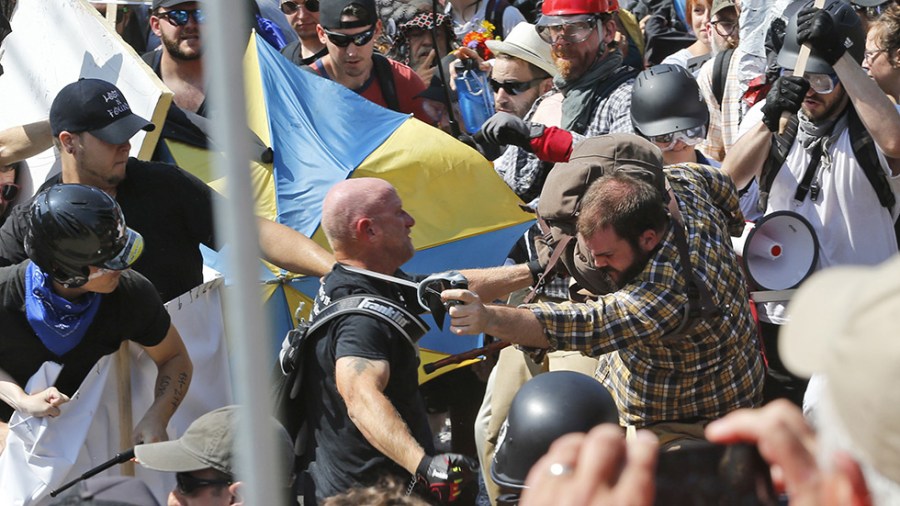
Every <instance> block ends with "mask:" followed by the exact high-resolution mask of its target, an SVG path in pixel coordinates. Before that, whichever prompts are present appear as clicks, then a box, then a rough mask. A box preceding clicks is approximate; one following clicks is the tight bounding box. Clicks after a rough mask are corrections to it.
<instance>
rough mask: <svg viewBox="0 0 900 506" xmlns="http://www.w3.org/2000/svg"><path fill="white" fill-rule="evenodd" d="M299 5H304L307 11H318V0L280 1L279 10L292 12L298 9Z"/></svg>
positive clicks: (286, 12)
mask: <svg viewBox="0 0 900 506" xmlns="http://www.w3.org/2000/svg"><path fill="white" fill-rule="evenodd" d="M301 5H305V6H306V10H308V11H309V12H319V0H306V1H305V2H291V1H290V0H288V1H287V2H282V3H281V12H283V13H285V14H293V13H295V12H297V9H299V8H300V6H301Z"/></svg>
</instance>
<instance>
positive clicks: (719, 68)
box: [712, 49, 734, 109]
mask: <svg viewBox="0 0 900 506" xmlns="http://www.w3.org/2000/svg"><path fill="white" fill-rule="evenodd" d="M732 54H734V49H726V50H725V51H722V52H720V53H718V54H717V55H716V59H715V61H714V62H713V70H712V92H713V96H714V97H716V102H717V103H718V104H719V109H721V108H722V98H723V97H724V96H725V82H726V78H727V76H728V67H730V66H731V55H732Z"/></svg>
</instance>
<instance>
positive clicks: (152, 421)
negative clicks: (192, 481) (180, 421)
mask: <svg viewBox="0 0 900 506" xmlns="http://www.w3.org/2000/svg"><path fill="white" fill-rule="evenodd" d="M144 350H145V351H146V352H147V355H148V356H150V358H151V359H152V360H153V362H154V363H156V368H157V373H156V388H155V390H154V399H153V404H151V405H150V408H149V409H148V410H147V412H146V413H144V416H143V418H141V421H140V422H138V424H137V425H136V426H135V428H134V435H133V436H132V437H133V439H134V442H135V443H155V442H157V441H165V440H167V439H168V435H167V434H166V426H167V425H168V424H169V419H171V418H172V415H173V414H175V410H176V409H178V406H179V405H181V401H183V400H184V396H185V395H187V391H188V387H190V385H191V376H192V374H193V364H191V358H190V357H189V356H188V352H187V349H186V348H185V347H184V341H182V340H181V335H180V334H178V330H177V329H176V328H175V326H174V325H171V324H170V325H169V331H168V332H167V333H166V337H165V338H163V340H162V342H160V343H159V344H158V345H156V346H150V347H145V348H144Z"/></svg>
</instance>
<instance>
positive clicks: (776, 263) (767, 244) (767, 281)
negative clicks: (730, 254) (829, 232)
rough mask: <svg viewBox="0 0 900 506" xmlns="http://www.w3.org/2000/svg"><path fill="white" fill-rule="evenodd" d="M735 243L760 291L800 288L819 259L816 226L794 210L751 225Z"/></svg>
mask: <svg viewBox="0 0 900 506" xmlns="http://www.w3.org/2000/svg"><path fill="white" fill-rule="evenodd" d="M731 240H732V245H733V246H734V250H735V251H736V252H737V253H738V254H739V255H740V256H741V262H742V263H743V266H744V271H745V272H746V273H747V275H748V276H749V277H750V282H751V283H753V285H755V286H756V287H758V288H759V289H760V290H788V289H791V288H796V287H797V285H799V284H800V283H801V282H802V281H803V280H804V279H806V278H807V277H809V275H810V274H812V272H813V270H814V269H815V268H816V263H817V262H818V260H819V241H818V239H817V238H816V233H815V232H814V231H813V228H812V225H810V224H809V222H808V221H806V219H805V218H804V217H802V216H800V215H799V214H797V213H794V212H791V211H777V212H774V213H772V214H769V215H766V216H764V217H763V218H761V219H760V220H759V221H757V222H756V223H755V224H754V223H748V224H747V226H746V227H745V228H744V233H743V234H741V237H739V238H735V237H733V238H732V239H731Z"/></svg>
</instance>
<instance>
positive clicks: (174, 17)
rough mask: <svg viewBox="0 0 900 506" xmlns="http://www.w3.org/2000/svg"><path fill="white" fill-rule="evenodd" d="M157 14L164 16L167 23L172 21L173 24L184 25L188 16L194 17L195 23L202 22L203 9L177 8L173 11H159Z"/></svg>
mask: <svg viewBox="0 0 900 506" xmlns="http://www.w3.org/2000/svg"><path fill="white" fill-rule="evenodd" d="M157 16H159V17H161V18H165V19H166V20H167V21H168V22H169V23H172V24H173V25H175V26H184V25H186V24H188V20H189V19H190V18H194V21H196V22H197V24H200V23H203V19H204V16H203V10H202V9H191V10H186V9H178V10H174V11H167V12H160V13H159V14H157Z"/></svg>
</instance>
